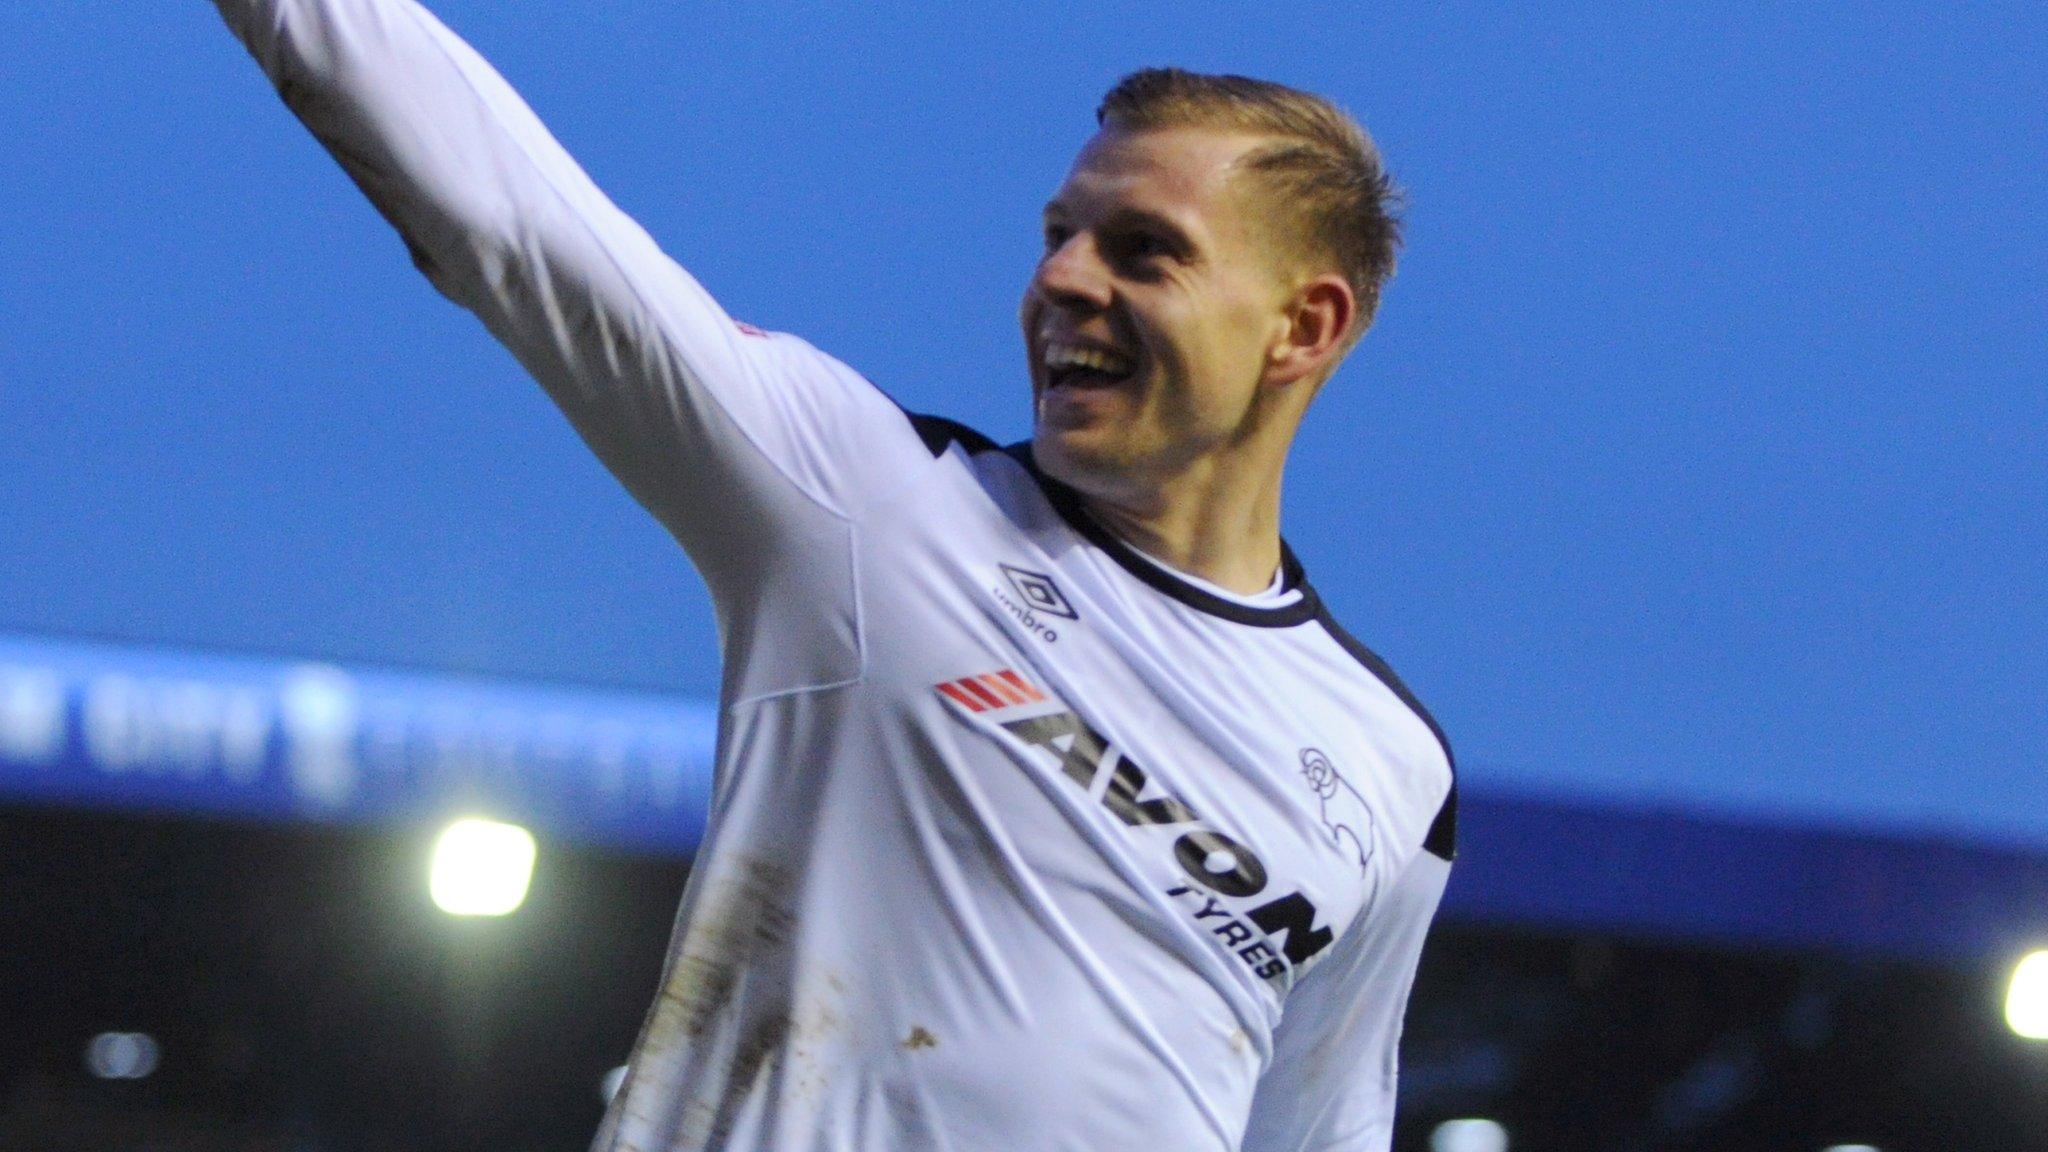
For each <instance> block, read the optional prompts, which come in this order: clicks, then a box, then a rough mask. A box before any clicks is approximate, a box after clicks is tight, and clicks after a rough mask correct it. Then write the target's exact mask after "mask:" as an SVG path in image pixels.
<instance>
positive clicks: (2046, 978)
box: [2005, 951, 2048, 1040]
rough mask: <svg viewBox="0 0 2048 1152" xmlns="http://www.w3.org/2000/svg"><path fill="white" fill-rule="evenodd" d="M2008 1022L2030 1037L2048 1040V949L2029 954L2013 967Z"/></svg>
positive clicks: (2008, 1002)
mask: <svg viewBox="0 0 2048 1152" xmlns="http://www.w3.org/2000/svg"><path fill="white" fill-rule="evenodd" d="M2005 1023H2006V1025H2007V1026H2008V1027H2010V1028H2011V1029H2012V1030H2013V1032H2014V1033H2016V1034H2018V1035H2020V1036H2024V1037H2026V1038H2027V1039H2029V1040H2048V951H2042V952H2034V953H2031V954H2029V955H2028V956H2027V957H2026V958H2025V959H2023V960H2021V961H2020V962H2019V965H2018V966H2017V967H2015V968H2014V969H2013V970H2012V984H2011V986H2010V987H2008V988H2007V989H2006V992H2005Z"/></svg>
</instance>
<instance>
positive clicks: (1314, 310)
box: [1267, 272, 1358, 384]
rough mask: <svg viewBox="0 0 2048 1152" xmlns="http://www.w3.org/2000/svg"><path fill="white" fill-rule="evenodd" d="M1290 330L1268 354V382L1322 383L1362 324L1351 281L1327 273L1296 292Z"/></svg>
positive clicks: (1290, 306)
mask: <svg viewBox="0 0 2048 1152" xmlns="http://www.w3.org/2000/svg"><path fill="white" fill-rule="evenodd" d="M1287 320H1288V324H1287V329H1286V331H1285V332H1283V333H1282V334H1281V338H1280V340H1279V341H1278V342H1277V343H1275V344H1274V345H1273V348H1272V351H1271V352H1269V353H1268V354H1267V379H1268V380H1271V381H1272V382H1274V383H1276V384H1291V383H1293V382H1294V381H1297V380H1320V379H1322V378H1323V377H1325V376H1328V375H1329V374H1330V372H1331V371H1332V370H1333V369H1335V368H1336V366H1337V361H1338V360H1340V359H1342V358H1343V356H1344V350H1345V348H1346V347H1347V346H1348V345H1347V341H1346V340H1345V336H1346V334H1348V333H1349V332H1350V331H1351V326H1352V325H1353V324H1355V323H1357V322H1358V295H1357V293H1355V292H1353V291H1352V290H1351V283H1350V281H1348V280H1346V279H1344V277H1342V276H1339V275H1337V274H1336V273H1334V272H1326V273H1324V274H1323V275H1320V276H1317V277H1315V278H1314V279H1312V280H1310V281H1308V282H1307V283H1305V284H1303V285H1302V286H1301V287H1299V288H1297V289H1295V292H1294V295H1293V297H1292V298H1291V299H1290V300H1289V301H1288V304H1287Z"/></svg>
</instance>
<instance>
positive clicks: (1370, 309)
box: [1095, 68, 1401, 340]
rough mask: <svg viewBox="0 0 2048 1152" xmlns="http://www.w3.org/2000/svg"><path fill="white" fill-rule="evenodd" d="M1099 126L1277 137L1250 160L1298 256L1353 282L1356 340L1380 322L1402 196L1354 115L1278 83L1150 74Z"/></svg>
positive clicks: (1131, 84)
mask: <svg viewBox="0 0 2048 1152" xmlns="http://www.w3.org/2000/svg"><path fill="white" fill-rule="evenodd" d="M1095 120H1096V122H1097V123H1098V124H1100V125H1101V126H1102V127H1104V128H1108V129H1114V130H1119V131H1127V132H1143V131H1149V130H1154V129H1163V128H1210V129H1216V130H1220V131H1228V132H1246V133H1252V134H1255V135H1261V136H1271V137H1273V141H1272V142H1271V143H1269V144H1262V145H1260V146H1259V147H1257V148H1254V149H1253V150H1252V151H1251V152H1249V153H1247V154H1246V155H1245V157H1244V158H1243V159H1242V160H1241V161H1240V164H1241V165H1242V167H1243V169H1244V171H1246V172H1248V173H1250V174H1252V176H1253V178H1254V179H1256V180H1257V181H1258V182H1259V184H1260V185H1261V186H1262V188H1261V190H1262V192H1263V193H1264V195H1265V198H1266V199H1267V200H1268V202H1269V203H1271V204H1272V205H1274V206H1275V207H1276V208H1277V209H1279V213H1280V221H1279V222H1280V228H1279V232H1280V236H1281V239H1282V242H1283V243H1290V244H1291V245H1292V247H1293V248H1294V251H1293V252H1292V253H1290V255H1294V256H1299V257H1303V258H1306V259H1309V260H1328V261H1331V262H1333V263H1334V264H1335V265H1336V267H1337V269H1338V271H1340V272H1341V273H1342V274H1343V276H1344V278H1345V279H1346V280H1347V281H1349V282H1350V284H1351V289H1352V292H1353V293H1354V294H1356V295H1357V297H1358V319H1359V323H1358V325H1357V327H1356V328H1355V329H1354V330H1353V331H1352V332H1350V333H1349V334H1348V336H1349V338H1350V339H1352V340H1355V339H1357V338H1358V336H1359V335H1361V334H1363V333H1364V331H1365V330H1366V328H1368V327H1370V326H1371V325H1372V318H1373V314H1374V313H1375V312H1377V311H1378V310H1379V303H1380V289H1381V287H1382V286H1383V285H1384V284H1386V282H1387V280H1388V278H1390V277H1391V276H1393V274H1394V256H1395V253H1396V252H1397V251H1398V250H1399V248H1400V246H1401V221H1400V219H1399V217H1398V216H1397V215H1396V213H1397V211H1398V209H1399V206H1400V202H1401V193H1400V190H1399V189H1398V188H1397V187H1395V185H1394V182H1393V179H1392V177H1390V176H1389V175H1388V174H1387V170H1386V165H1385V164H1384V163H1382V162H1381V160H1380V153H1379V149H1378V148H1377V147H1375V146H1374V145H1373V142H1372V137H1370V136H1368V135H1366V132H1365V129H1364V128H1361V127H1359V124H1358V121H1356V120H1354V119H1352V118H1351V116H1350V114H1349V113H1347V112H1345V111H1344V110H1343V109H1342V108H1339V107H1338V106H1337V105H1335V104H1333V103H1331V102H1330V101H1328V100H1326V99H1324V98H1323V97H1321V96H1317V95H1315V94H1313V93H1309V92H1303V91H1300V90H1299V89H1295V88H1289V87H1287V86H1286V85H1284V84H1275V83H1273V82H1271V81H1268V80H1254V79H1252V78H1250V77H1248V76H1228V75H1220V76H1219V75H1208V74H1205V73H1201V72H1189V71H1186V70H1184V69H1180V68H1146V69H1142V70H1140V71H1137V72H1133V73H1131V74H1130V75H1128V76H1126V77H1124V78H1123V79H1122V80H1119V81H1117V84H1116V87H1114V88H1111V89H1110V90H1109V94H1108V95H1106V96H1104V97H1103V98H1102V104H1101V106H1100V107H1099V108H1097V109H1096V110H1095Z"/></svg>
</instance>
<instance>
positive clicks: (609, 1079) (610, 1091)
mask: <svg viewBox="0 0 2048 1152" xmlns="http://www.w3.org/2000/svg"><path fill="white" fill-rule="evenodd" d="M625 1083H626V1066H625V1065H624V1064H621V1065H619V1066H618V1067H617V1068H614V1069H612V1070H611V1071H609V1072H607V1073H605V1074H604V1079H602V1080H600V1081H598V1082H597V1094H598V1095H600V1096H602V1097H604V1102H605V1103H607V1104H609V1103H611V1102H612V1097H614V1096H617V1095H618V1094H619V1089H620V1088H621V1087H622V1086H624V1085H625Z"/></svg>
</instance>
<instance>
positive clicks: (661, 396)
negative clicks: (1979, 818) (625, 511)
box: [216, 0, 929, 611]
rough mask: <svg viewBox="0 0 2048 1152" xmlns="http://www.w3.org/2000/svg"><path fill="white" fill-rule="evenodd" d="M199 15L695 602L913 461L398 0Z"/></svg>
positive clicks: (877, 414) (867, 412) (898, 436)
mask: <svg viewBox="0 0 2048 1152" xmlns="http://www.w3.org/2000/svg"><path fill="white" fill-rule="evenodd" d="M216 2H217V4H218V6H219V8H220V11H221V14H222V15H223V17H225V19H226V20H227V23H228V25H229V27H231V28H232V29H233V30H234V31H235V33H236V34H237V35H238V36H240V37H241V39H242V42H243V43H244V44H245V45H247V46H248V49H249V51H250V53H251V54H252V55H253V56H255V58H256V59H257V61H258V62H259V63H260V64H261V65H262V67H263V70H264V71H265V72H266V73H267V74H268V75H269V77H270V79H271V81H272V82H273V83H274V84H275V85H276V86H277V89H278V92H279V94H280V95H281V96H283V98H284V101H285V103H286V104H287V105H289V106H290V108H291V110H292V111H293V112H294V113H295V114H297V115H298V117H299V118H300V119H301V120H302V121H304V122H305V124H306V126H307V127H308V128H309V129H311V130H312V132H313V134H314V135H315V136H316V137H318V138H319V140H320V142H321V143H322V144H324V145H325V146H326V147H327V149H328V150H329V151H330V152H332V153H333V154H334V157H335V159H336V160H338V161H340V163H341V165H342V167H343V168H345V169H346V170H347V171H348V174H349V175H350V176H351V177H352V178H354V180H355V182H356V184H357V185H358V186H359V187H361V189H362V190H363V192H364V193H365V194H366V195H367V196H368V197H369V198H370V200H371V201H372V202H373V203H374V204H375V205H376V206H377V208H378V209H379V211H381V212H382V213H383V214H384V216H385V218H386V219H388V220H389V221H390V222H391V224H392V225H393V226H394V227H396V228H397V229H398V231H399V233H400V234H401V235H402V236H403V237H404V239H405V242H406V245H407V247H408V248H409V249H410V250H411V253H412V257H413V260H414V262H415V263H416V264H417V265H418V266H419V268H420V270H421V271H422V272H424V273H426V275H427V278H428V279H429V280H431V281H432V282H433V284H434V286H435V287H436V288H438V289H439V290H440V291H441V292H442V293H443V294H445V295H447V296H448V297H449V298H450V299H452V300H454V301H455V302H456V303H458V304H461V305H462V306H463V307H465V308H468V309H469V310H471V311H473V312H475V313H476V314H477V316H478V317H480V318H481V319H482V320H483V322H484V324H485V325H486V326H488V327H489V329H490V330H491V332H492V333H493V334H494V335H495V336H496V337H497V338H498V339H499V340H500V341H502V342H503V343H504V344H505V345H506V346H507V347H508V348H510V349H511V350H512V352H513V354H514V355H516V356H517V357H518V358H519V360H520V361H521V363H523V364H524V365H525V366H526V368H527V369H528V371H530V372H531V373H532V374H533V375H534V377H535V378H536V379H537V380H539V381H540V383H541V384H542V386H543V387H545V388H546V389H547V391H548V393H549V395H551V396H552V397H553V398H554V400H555V402H556V403H557V404H558V405H559V406H560V407H561V409H562V410H563V412H564V413H566V414H567V415H568V417H569V419H570V421H571V422H572V423H573V424H574V425H575V426H576V428H577V430H578V431H579V432H580V433H581V434H582V435H583V437H584V439H585V440H586V441H587V442H588V443H589V444H590V446H591V448H592V449H594V450H595V451H596V452H597V454H598V455H599V456H600V457H601V458H602V459H603V460H604V462H605V464H606V465H607V466H608V467H610V468H611V470H612V471H613V473H614V474H615V475H617V476H618V477H619V479H620V480H621V481H623V482H624V483H625V485H626V486H627V488H628V489H629V490H630V491H631V492H632V493H633V494H634V496H635V497H637V498H638V499H639V500H640V501H641V503H643V504H644V505H646V506H647V507H648V509H649V510H650V511H652V512H653V513H654V514H655V515H656V516H657V517H659V518H660V519H661V520H662V521H663V523H665V524H666V525H667V526H668V527H669V529H670V530H671V531H672V532H673V533H675V535H676V536H677V537H678V539H680V540H681V541H682V542H683V544H684V546H685V547H686V548H688V549H689V550H690V553H691V556H692V558H693V560H695V561H696V563H697V565H698V568H699V570H700V571H702V572H703V573H704V575H705V577H706V579H707V581H708V582H709V583H710V584H711V585H712V591H713V594H714V596H718V595H719V594H720V593H721V591H722V588H721V586H722V585H723V586H725V587H724V588H723V590H724V591H725V592H727V593H728V594H729V595H737V594H739V592H738V590H741V589H745V588H747V587H749V586H751V585H752V584H753V583H754V582H755V581H758V580H759V579H761V578H762V575H761V574H760V573H759V572H757V571H754V570H753V566H754V564H755V561H756V559H757V558H758V557H761V556H766V555H769V554H771V553H774V552H776V551H778V550H779V551H782V552H787V548H786V547H784V548H781V549H778V548H777V547H775V546H774V542H773V541H764V540H759V539H753V538H751V537H750V533H760V532H768V533H773V532H776V531H780V530H787V531H794V532H797V533H798V534H799V535H802V534H804V533H807V532H808V533H811V534H814V535H815V534H816V532H817V530H818V527H819V526H818V525H817V524H816V523H815V521H816V520H817V518H818V517H819V516H821V515H822V516H824V517H826V518H840V519H844V518H847V517H851V516H854V515H857V513H858V508H857V505H858V504H859V502H860V501H861V499H862V498H863V494H864V491H865V489H866V488H867V487H872V486H874V485H876V484H878V483H881V482H883V481H884V480H887V479H889V478H890V477H888V476H886V475H885V473H886V472H887V471H888V469H889V468H890V467H892V466H897V465H899V464H900V465H901V466H908V465H909V464H910V463H912V461H913V459H914V457H915V455H916V454H917V451H916V449H915V447H914V446H915V437H914V435H913V433H912V432H911V430H910V428H909V427H908V425H907V424H906V423H905V422H904V420H903V419H902V417H901V416H900V414H899V413H897V411H896V410H895V408H894V407H893V405H891V404H890V403H889V402H888V400H887V399H886V398H885V397H883V396H881V395H880V394H879V393H877V392H875V390H874V389H873V388H872V386H870V385H868V384H867V383H866V381H864V380H862V379H861V378H860V377H859V376H858V375H857V374H856V373H854V372H852V371H851V370H849V369H847V368H846V367H845V366H844V365H842V364H840V363H838V362H837V361H836V360H833V359H831V358H830V357H827V356H824V355H823V354H821V353H819V352H817V351H816V350H815V349H813V348H811V347H810V346H809V345H808V344H805V343H804V342H803V341H801V340H797V339H795V338H794V337H789V336H784V335H770V334H765V333H761V332H759V331H757V330H754V329H752V328H748V327H746V326H743V325H738V324H735V323H734V322H733V321H732V320H731V319H730V318H729V317H727V316H726V314H725V313H724V311H723V310H721V309H720V308H719V306H718V305H717V303H716V302H715V301H713V300H712V299H711V297H710V296H709V295H708V294H707V293H706V292H705V291H704V290H703V288H701V287H700V286H699V285H698V284H697V282H696V281H695V280H694V279H692V278H691V277H690V275H689V274H688V273H686V272H684V271H683V269H682V268H681V267H679V266H678V265H677V264H676V263H675V262H674V261H672V260H670V259H669V258H668V257H667V256H666V255H664V254H663V253H662V252H661V250H660V249H659V248H658V247H657V246H656V245H655V243H654V241H653V239H651V238H650V237H649V236H648V235H647V233H646V232H645V231H644V230H642V229H641V228H640V226H639V225H638V224H636V223H634V222H633V221H632V220H631V219H630V218H628V217H627V216H626V215H625V213H623V212H621V211H620V210H619V209H618V208H617V207H616V206H615V205H613V204H612V203H611V201H610V200H608V199H606V198H605V196H604V194H603V193H602V192H600V191H599V190H598V188H597V187H596V185H595V184H593V183H592V182H591V180H590V178H589V177H588V176H586V175H585V174H584V173H583V171H582V169H581V168H579V167H578V166H577V165H576V163H575V161H574V160H572V159H571V158H570V157H569V155H568V153H567V152H565V151H564V150H563V149H562V147H561V145H559V144H558V143H556V141H555V139H554V137H553V136H551V135H550V134H549V133H548V131H547V129H546V128H545V127H544V126H543V125H542V124H541V123H540V121H539V120H538V119H537V118H536V117H535V116H534V114H533V112H532V110H530V109H529V108H528V107H527V106H526V104H525V103H524V102H523V101H522V100H521V99H520V98H519V96H518V95H517V94H516V93H515V92H514V91H513V90H512V89H511V87H510V86H509V85H508V84H507V83H506V82H505V80H504V79H503V78H502V77H500V76H499V75H498V73H497V72H496V71H494V70H493V69H492V68H491V66H490V65H489V64H487V63H486V62H485V61H484V60H483V58H482V57H480V56H479V55H477V53H476V52H475V51H474V50H472V49H471V48H470V47H469V45H467V44H466V43H464V42H463V41H462V40H461V39H460V38H458V37H457V36H456V35H455V34H454V33H452V32H450V31H449V30H448V29H447V28H446V27H445V26H443V25H442V24H441V23H440V22H439V21H438V20H436V19H435V18H434V17H433V16H432V15H431V14H430V13H428V12H427V11H426V10H425V9H423V8H421V7H420V6H419V5H418V4H416V3H413V2H412V0H216ZM907 446H908V447H909V448H910V455H908V456H906V455H905V454H904V449H905V448H906V447H907ZM925 459H926V461H927V462H928V460H929V457H928V456H927V457H925ZM783 543H784V544H786V543H787V541H783ZM724 608H725V605H723V604H721V611H723V610H724Z"/></svg>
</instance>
